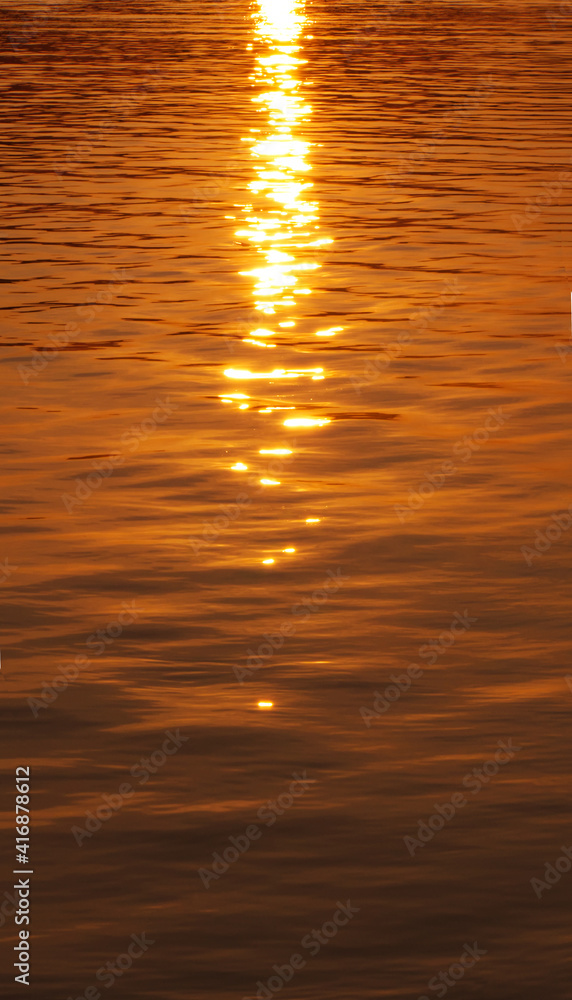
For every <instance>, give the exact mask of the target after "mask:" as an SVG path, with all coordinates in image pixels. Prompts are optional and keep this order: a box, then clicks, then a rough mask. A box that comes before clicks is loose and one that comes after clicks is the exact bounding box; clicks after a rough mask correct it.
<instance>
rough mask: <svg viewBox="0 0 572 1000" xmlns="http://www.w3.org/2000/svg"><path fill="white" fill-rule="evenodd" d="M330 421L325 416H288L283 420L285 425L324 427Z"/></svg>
mask: <svg viewBox="0 0 572 1000" xmlns="http://www.w3.org/2000/svg"><path fill="white" fill-rule="evenodd" d="M329 423H330V421H329V420H328V419H327V418H326V417H321V418H315V417H288V419H287V420H285V421H284V426H285V427H324V425H325V424H329Z"/></svg>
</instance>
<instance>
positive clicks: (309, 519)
mask: <svg viewBox="0 0 572 1000" xmlns="http://www.w3.org/2000/svg"><path fill="white" fill-rule="evenodd" d="M320 520H321V518H319V517H307V518H306V524H317V523H318V521H320Z"/></svg>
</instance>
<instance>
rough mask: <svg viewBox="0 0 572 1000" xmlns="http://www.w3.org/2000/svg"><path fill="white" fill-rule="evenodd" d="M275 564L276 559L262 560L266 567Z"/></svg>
mask: <svg viewBox="0 0 572 1000" xmlns="http://www.w3.org/2000/svg"><path fill="white" fill-rule="evenodd" d="M273 562H274V559H263V560H262V564H263V565H264V566H271V565H272V563H273Z"/></svg>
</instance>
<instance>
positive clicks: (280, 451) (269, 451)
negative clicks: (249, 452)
mask: <svg viewBox="0 0 572 1000" xmlns="http://www.w3.org/2000/svg"><path fill="white" fill-rule="evenodd" d="M258 454H259V455H291V454H292V452H291V451H290V449H289V448H261V449H260V451H259V452H258Z"/></svg>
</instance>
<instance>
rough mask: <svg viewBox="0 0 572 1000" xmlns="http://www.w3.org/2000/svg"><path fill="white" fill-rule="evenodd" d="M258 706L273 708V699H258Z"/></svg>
mask: <svg viewBox="0 0 572 1000" xmlns="http://www.w3.org/2000/svg"><path fill="white" fill-rule="evenodd" d="M270 561H271V562H273V561H274V560H273V559H271V560H270ZM258 707H259V708H274V702H273V701H259V702H258Z"/></svg>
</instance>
